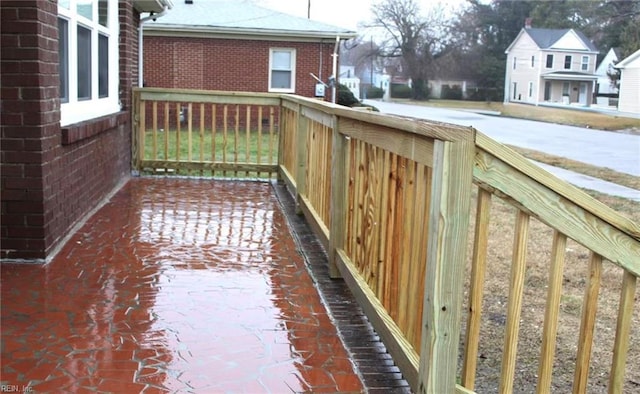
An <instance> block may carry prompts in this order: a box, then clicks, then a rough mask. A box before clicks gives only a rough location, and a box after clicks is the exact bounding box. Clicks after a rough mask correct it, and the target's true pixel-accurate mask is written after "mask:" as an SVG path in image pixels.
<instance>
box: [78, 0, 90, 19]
mask: <svg viewBox="0 0 640 394" xmlns="http://www.w3.org/2000/svg"><path fill="white" fill-rule="evenodd" d="M77 7H78V15H82V16H84V17H85V18H87V19H90V20H93V0H78V5H77Z"/></svg>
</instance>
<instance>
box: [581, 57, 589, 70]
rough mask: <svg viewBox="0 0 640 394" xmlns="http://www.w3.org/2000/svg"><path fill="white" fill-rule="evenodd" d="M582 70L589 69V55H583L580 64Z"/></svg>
mask: <svg viewBox="0 0 640 394" xmlns="http://www.w3.org/2000/svg"><path fill="white" fill-rule="evenodd" d="M580 69H581V70H582V71H589V56H586V55H583V56H582V63H581V65H580Z"/></svg>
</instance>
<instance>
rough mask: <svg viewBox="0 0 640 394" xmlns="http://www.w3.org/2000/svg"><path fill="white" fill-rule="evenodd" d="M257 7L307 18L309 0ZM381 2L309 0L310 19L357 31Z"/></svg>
mask: <svg viewBox="0 0 640 394" xmlns="http://www.w3.org/2000/svg"><path fill="white" fill-rule="evenodd" d="M254 1H255V3H256V4H257V5H260V6H262V7H266V8H271V9H274V10H277V11H280V12H284V13H287V14H291V15H296V16H301V17H304V18H306V17H307V6H308V1H309V0H254ZM380 1H381V0H311V19H315V20H317V21H320V22H324V23H328V24H331V25H334V26H338V27H343V28H347V29H350V30H354V31H357V30H358V29H357V28H358V23H359V22H367V21H370V20H371V19H372V15H371V5H372V4H373V3H378V2H380ZM417 1H418V3H419V4H420V6H421V7H424V8H426V7H428V5H432V4H434V3H438V2H439V3H442V4H443V5H445V6H447V7H451V6H457V5H459V4H461V3H463V2H464V0H448V1H447V0H435V1H434V0H417Z"/></svg>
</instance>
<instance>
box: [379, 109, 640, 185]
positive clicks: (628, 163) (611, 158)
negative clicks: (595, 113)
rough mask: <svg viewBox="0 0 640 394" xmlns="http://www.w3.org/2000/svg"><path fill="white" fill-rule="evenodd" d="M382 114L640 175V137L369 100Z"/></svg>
mask: <svg viewBox="0 0 640 394" xmlns="http://www.w3.org/2000/svg"><path fill="white" fill-rule="evenodd" d="M366 103H367V104H371V105H374V106H375V107H377V108H378V109H379V110H380V112H383V113H390V114H396V115H404V116H412V117H415V118H422V119H429V120H434V121H439V122H447V123H453V124H457V125H462V126H472V127H474V128H476V129H477V130H479V131H481V132H482V133H484V134H486V135H488V136H489V137H491V138H493V139H495V140H497V141H500V142H502V143H504V144H510V145H515V146H519V147H522V148H528V149H534V150H537V151H541V152H545V153H548V154H551V155H556V156H561V157H565V158H568V159H572V160H577V161H580V162H583V163H587V164H592V165H595V166H598V167H606V168H610V169H612V170H615V171H618V172H622V173H625V174H630V175H635V176H640V135H633V134H625V133H616V132H609V131H603V130H593V129H586V128H582V127H573V126H564V125H558V124H553V123H544V122H537V121H531V120H521V119H513V118H502V117H498V116H491V115H484V114H479V113H475V112H467V111H456V110H450V109H442V108H434V107H424V106H419V105H408V104H397V103H386V102H382V101H372V100H367V101H366Z"/></svg>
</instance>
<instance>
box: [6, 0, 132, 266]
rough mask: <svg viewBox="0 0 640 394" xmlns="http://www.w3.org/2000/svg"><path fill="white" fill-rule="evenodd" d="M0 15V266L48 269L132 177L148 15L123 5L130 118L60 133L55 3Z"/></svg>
mask: <svg viewBox="0 0 640 394" xmlns="http://www.w3.org/2000/svg"><path fill="white" fill-rule="evenodd" d="M0 7H1V8H0V12H1V22H2V23H1V32H2V56H1V61H0V65H1V66H0V67H1V80H0V83H1V86H2V92H1V94H2V127H1V133H0V134H1V137H2V142H1V145H2V146H1V150H0V152H1V153H0V154H1V161H2V168H1V171H2V174H1V177H0V179H1V188H2V198H1V208H0V209H1V215H2V218H1V240H0V242H1V248H2V249H1V254H0V257H1V258H3V259H27V260H36V261H42V260H46V259H47V258H49V257H51V254H52V252H54V251H55V250H56V248H57V247H58V246H60V244H61V242H62V241H63V240H64V238H65V236H66V235H67V234H68V233H69V231H70V230H71V229H72V227H73V226H74V225H75V224H76V223H77V222H78V221H80V220H81V219H82V218H83V217H84V216H85V215H86V214H87V213H88V212H90V211H91V210H92V209H93V208H94V207H95V206H97V204H98V203H99V202H100V201H101V200H102V199H103V198H104V197H105V196H107V195H108V194H109V193H110V192H111V191H112V190H113V189H114V187H116V186H117V185H118V184H119V182H120V181H121V180H123V179H124V178H125V177H126V176H127V175H128V174H129V169H130V160H131V158H130V155H131V154H130V150H131V147H130V134H131V124H130V113H129V105H130V102H131V99H130V97H131V85H132V84H134V83H136V81H137V21H138V18H139V15H138V14H137V13H136V12H135V11H133V9H132V6H131V4H130V2H122V3H121V6H120V21H121V36H120V41H119V42H120V57H121V58H120V67H121V69H120V74H121V78H120V82H121V86H122V95H121V100H122V102H123V103H124V108H123V111H122V112H120V113H118V114H116V115H112V116H107V117H103V118H100V119H95V120H90V121H87V122H83V123H81V124H76V125H70V126H69V127H64V128H61V127H60V100H59V75H58V41H57V39H58V30H57V3H56V1H50V0H46V1H43V0H40V1H25V0H22V1H2V2H1V3H0Z"/></svg>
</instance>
